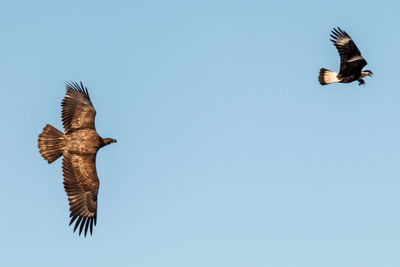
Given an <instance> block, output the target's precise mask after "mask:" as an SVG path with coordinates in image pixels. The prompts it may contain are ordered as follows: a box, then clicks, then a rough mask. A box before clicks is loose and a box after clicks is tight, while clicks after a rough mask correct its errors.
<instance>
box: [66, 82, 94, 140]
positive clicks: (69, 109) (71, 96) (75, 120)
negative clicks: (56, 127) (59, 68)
mask: <svg viewBox="0 0 400 267" xmlns="http://www.w3.org/2000/svg"><path fill="white" fill-rule="evenodd" d="M65 85H66V87H67V92H66V94H65V97H64V99H63V101H62V103H61V106H62V113H61V117H62V122H63V125H64V130H65V133H66V134H68V133H69V132H72V131H76V130H80V129H95V125H94V119H95V116H96V110H95V109H94V107H93V104H92V101H91V100H90V97H89V92H88V90H87V88H86V87H84V86H83V84H82V82H81V83H80V85H79V84H77V83H76V82H69V83H65Z"/></svg>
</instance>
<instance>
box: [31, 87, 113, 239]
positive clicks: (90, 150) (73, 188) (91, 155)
mask: <svg viewBox="0 0 400 267" xmlns="http://www.w3.org/2000/svg"><path fill="white" fill-rule="evenodd" d="M66 86H67V92H66V96H65V98H64V100H63V101H62V121H63V125H64V129H65V134H63V133H62V132H61V131H59V130H57V129H56V128H54V127H53V126H51V125H49V124H47V125H46V126H45V127H44V129H43V132H42V133H41V134H40V135H39V139H38V147H39V152H40V154H41V155H42V156H43V158H44V159H45V160H47V161H48V163H52V162H53V161H55V160H56V159H58V158H59V157H60V156H63V166H62V169H63V175H64V188H65V191H66V192H67V195H68V201H69V204H70V212H71V213H70V217H71V221H70V225H71V224H72V223H73V222H74V221H75V220H76V223H75V227H74V231H75V230H76V229H77V228H78V227H79V234H81V233H82V231H83V229H84V233H85V236H86V234H87V231H88V229H90V233H91V234H92V232H93V224H94V225H96V218H97V193H98V189H99V179H98V177H97V172H96V154H97V151H98V150H99V149H100V148H101V147H103V146H105V145H108V144H111V143H114V142H116V140H114V139H111V138H101V137H100V136H99V135H98V134H97V131H96V129H95V125H94V119H95V116H96V110H95V109H94V107H93V105H92V102H91V101H90V97H89V93H88V91H87V89H86V88H85V87H83V84H82V83H81V84H80V85H78V84H77V83H67V84H66Z"/></svg>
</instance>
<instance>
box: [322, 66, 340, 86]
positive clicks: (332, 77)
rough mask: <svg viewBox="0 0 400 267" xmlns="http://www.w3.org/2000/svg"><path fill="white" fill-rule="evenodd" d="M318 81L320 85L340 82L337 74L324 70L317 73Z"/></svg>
mask: <svg viewBox="0 0 400 267" xmlns="http://www.w3.org/2000/svg"><path fill="white" fill-rule="evenodd" d="M318 81H319V83H320V84H322V85H326V84H330V83H338V82H340V80H339V78H338V73H337V72H333V71H330V70H327V69H324V68H322V69H320V71H319V76H318Z"/></svg>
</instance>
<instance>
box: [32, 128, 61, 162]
mask: <svg viewBox="0 0 400 267" xmlns="http://www.w3.org/2000/svg"><path fill="white" fill-rule="evenodd" d="M38 147H39V152H40V154H41V155H42V157H43V158H44V159H45V160H47V162H48V163H49V164H50V163H52V162H53V161H55V160H56V159H58V158H59V157H61V156H62V153H63V149H64V134H63V133H62V132H61V131H59V130H57V129H56V128H54V127H53V126H51V125H50V124H47V125H46V126H45V127H44V128H43V132H42V133H41V134H40V135H39V139H38Z"/></svg>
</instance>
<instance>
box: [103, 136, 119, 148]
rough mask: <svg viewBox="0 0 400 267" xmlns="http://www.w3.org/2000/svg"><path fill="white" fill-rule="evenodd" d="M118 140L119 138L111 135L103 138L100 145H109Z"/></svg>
mask: <svg viewBox="0 0 400 267" xmlns="http://www.w3.org/2000/svg"><path fill="white" fill-rule="evenodd" d="M116 142H117V140H115V139H112V138H109V137H107V138H102V139H101V144H100V147H103V146H106V145H109V144H112V143H116Z"/></svg>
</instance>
